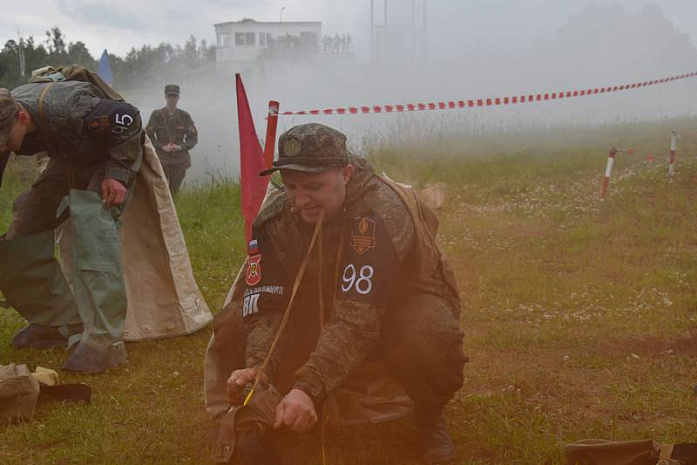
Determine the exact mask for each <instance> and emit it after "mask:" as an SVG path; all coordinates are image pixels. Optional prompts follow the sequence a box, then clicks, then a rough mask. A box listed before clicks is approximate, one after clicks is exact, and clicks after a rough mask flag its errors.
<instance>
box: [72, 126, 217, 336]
mask: <svg viewBox="0 0 697 465" xmlns="http://www.w3.org/2000/svg"><path fill="white" fill-rule="evenodd" d="M132 194H133V195H132V198H131V200H130V202H129V203H128V206H127V208H126V209H125V212H124V214H123V216H122V217H121V221H122V222H123V226H122V228H121V230H120V234H121V243H122V263H123V269H124V278H125V279H124V280H125V284H126V295H127V299H128V310H127V314H126V324H125V330H124V337H123V339H124V340H126V341H140V340H145V339H158V338H164V337H174V336H181V335H185V334H190V333H193V332H195V331H197V330H199V329H201V328H202V327H204V326H205V325H207V324H208V323H209V322H210V321H211V320H212V315H211V313H210V311H209V309H208V306H207V305H206V302H205V300H204V299H203V296H202V295H201V292H200V290H199V288H198V285H197V284H196V281H195V279H194V275H193V271H192V269H191V262H190V260H189V254H188V251H187V248H186V244H185V242H184V235H183V233H182V230H181V227H180V225H179V219H178V218H177V212H176V210H175V208H174V202H173V201H172V196H171V194H170V192H169V188H168V186H167V181H166V179H165V176H164V173H163V171H162V166H161V165H160V161H159V159H158V158H157V154H156V153H155V150H154V148H153V146H152V143H151V142H150V140H149V139H148V138H147V137H146V140H145V144H144V146H143V164H142V166H141V169H140V171H139V172H138V176H137V178H136V182H135V186H134V191H133V193H132ZM69 236H70V235H69V234H61V241H60V242H61V254H62V257H63V261H64V264H65V265H66V267H67V268H72V260H71V257H70V248H71V247H70V240H69Z"/></svg>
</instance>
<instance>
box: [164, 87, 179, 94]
mask: <svg viewBox="0 0 697 465" xmlns="http://www.w3.org/2000/svg"><path fill="white" fill-rule="evenodd" d="M167 94H177V95H179V86H178V85H176V84H167V85H166V86H165V95H167Z"/></svg>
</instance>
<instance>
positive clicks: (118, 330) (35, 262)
mask: <svg viewBox="0 0 697 465" xmlns="http://www.w3.org/2000/svg"><path fill="white" fill-rule="evenodd" d="M53 71H55V70H53ZM82 71H83V72H86V70H82ZM48 77H49V78H50V79H48V78H47V79H46V80H47V81H50V82H36V83H30V84H26V85H23V86H20V87H18V88H16V89H14V90H13V91H12V92H11V93H10V92H9V91H8V90H7V89H0V153H1V154H3V155H4V156H5V157H7V155H8V153H9V152H14V153H16V154H17V155H32V154H35V153H37V152H41V151H46V152H47V153H48V156H49V158H50V161H49V164H48V167H47V169H46V170H45V171H44V172H43V173H42V174H41V175H40V177H39V179H38V180H37V181H36V182H35V183H34V184H33V185H32V187H31V188H30V189H29V190H27V191H26V192H24V193H22V194H21V195H20V196H19V198H17V200H16V201H15V202H14V205H13V212H14V217H13V220H12V223H11V224H10V227H9V230H8V232H7V234H6V235H5V236H4V237H1V238H0V256H1V257H2V260H0V290H1V291H2V292H3V294H4V295H5V297H6V298H7V301H8V302H9V304H10V305H11V306H13V307H14V308H15V309H16V310H18V311H19V312H20V313H21V314H22V315H23V316H24V317H25V318H26V319H27V320H28V321H29V325H28V326H26V327H25V328H24V329H22V330H21V331H20V332H19V333H17V334H16V335H15V336H14V338H13V339H12V341H11V343H10V344H11V345H12V346H13V347H15V348H19V349H21V348H25V347H31V348H51V347H63V348H65V347H67V345H68V339H69V338H73V336H74V338H73V340H75V339H78V340H80V343H79V345H77V347H76V348H74V349H73V351H72V352H71V354H70V356H69V358H68V359H67V361H66V362H65V365H64V366H63V368H64V369H66V370H70V371H76V372H82V373H99V372H102V371H105V370H106V369H108V368H110V367H113V366H116V365H118V364H120V363H122V362H125V361H126V359H127V356H126V350H125V348H124V345H123V342H122V337H123V327H124V323H125V319H126V293H125V287H124V283H123V275H122V273H121V255H120V243H119V237H118V231H117V230H116V228H117V224H116V223H117V220H118V218H119V216H120V214H121V212H122V211H123V207H124V205H125V203H126V201H127V198H128V197H129V192H130V189H131V188H132V186H133V183H134V178H135V175H136V173H137V171H138V170H139V168H140V163H141V159H142V143H143V138H144V137H145V136H144V133H143V131H142V125H141V119H140V114H139V112H138V109H136V108H135V107H133V106H132V105H130V104H128V103H125V102H123V101H117V100H112V99H111V98H110V95H109V93H108V91H107V90H104V89H105V88H99V87H97V85H93V84H91V83H90V82H84V81H81V80H63V79H64V78H65V76H63V74H61V72H54V73H53V74H51V75H50V76H48ZM0 158H3V156H0ZM1 174H2V173H1V172H0V176H1ZM67 200H69V201H70V209H69V212H70V213H69V214H70V218H71V219H72V221H71V228H70V230H71V231H72V232H71V233H70V234H71V235H72V239H71V242H72V246H73V254H72V260H73V276H72V278H73V279H72V283H73V288H74V292H75V294H73V292H71V290H70V288H69V287H68V285H67V282H66V281H65V278H64V276H63V274H62V271H61V267H60V265H59V264H58V262H57V260H56V259H55V257H54V244H55V242H54V229H55V228H56V227H58V226H59V225H60V224H61V223H62V222H63V221H64V220H66V219H67V218H68V210H67V209H65V208H64V207H62V206H61V205H62V204H65V203H66V201H67ZM71 342H72V341H71Z"/></svg>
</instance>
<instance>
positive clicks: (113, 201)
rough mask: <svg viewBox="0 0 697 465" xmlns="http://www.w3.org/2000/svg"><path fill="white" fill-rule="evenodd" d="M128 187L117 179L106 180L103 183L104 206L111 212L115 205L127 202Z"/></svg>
mask: <svg viewBox="0 0 697 465" xmlns="http://www.w3.org/2000/svg"><path fill="white" fill-rule="evenodd" d="M127 192H128V191H127V190H126V186H124V185H123V184H121V183H120V182H119V181H117V180H116V179H111V178H104V180H103V181H102V204H103V205H104V208H106V209H107V210H109V209H110V208H111V207H113V206H114V205H121V204H123V202H124V201H125V200H126V193H127Z"/></svg>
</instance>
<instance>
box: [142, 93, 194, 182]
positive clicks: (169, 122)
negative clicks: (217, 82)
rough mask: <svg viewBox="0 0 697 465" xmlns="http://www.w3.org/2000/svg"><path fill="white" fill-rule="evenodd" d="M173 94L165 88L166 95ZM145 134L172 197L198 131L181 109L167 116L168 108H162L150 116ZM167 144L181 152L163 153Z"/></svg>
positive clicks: (183, 174) (181, 179)
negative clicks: (176, 146)
mask: <svg viewBox="0 0 697 465" xmlns="http://www.w3.org/2000/svg"><path fill="white" fill-rule="evenodd" d="M175 90H176V94H177V95H178V94H179V87H178V86H173V85H168V86H166V87H165V92H175ZM146 132H147V133H148V136H149V137H150V140H151V141H152V143H153V145H154V146H155V150H156V151H157V156H158V157H159V158H160V163H162V169H163V170H164V172H165V176H166V177H167V182H168V183H169V188H170V190H171V191H172V193H173V194H174V193H175V192H177V191H178V190H179V188H180V187H181V184H182V182H183V181H184V177H185V176H186V170H187V169H189V167H191V155H190V154H189V150H191V149H192V148H194V147H195V146H196V143H197V142H198V131H197V130H196V126H195V125H194V121H193V120H192V119H191V115H189V113H187V112H186V111H184V110H182V109H180V108H176V109H175V110H174V113H170V112H169V110H168V109H167V107H164V108H161V109H159V110H155V111H153V112H152V114H151V115H150V120H149V121H148V125H147V126H146ZM170 143H172V144H175V145H178V146H179V147H181V149H180V150H177V151H176V152H166V151H165V150H164V147H165V146H166V145H167V144H170Z"/></svg>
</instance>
